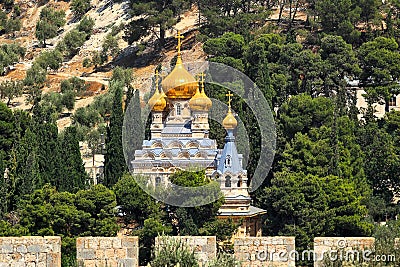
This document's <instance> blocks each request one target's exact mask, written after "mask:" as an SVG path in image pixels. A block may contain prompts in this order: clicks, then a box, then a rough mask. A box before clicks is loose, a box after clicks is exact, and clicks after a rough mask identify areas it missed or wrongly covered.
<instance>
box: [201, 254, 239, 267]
mask: <svg viewBox="0 0 400 267" xmlns="http://www.w3.org/2000/svg"><path fill="white" fill-rule="evenodd" d="M207 266H208V267H240V266H241V263H240V261H238V260H237V259H235V256H234V255H232V254H227V253H218V255H217V257H216V258H215V259H214V260H211V261H210V262H209V263H208V265H207Z"/></svg>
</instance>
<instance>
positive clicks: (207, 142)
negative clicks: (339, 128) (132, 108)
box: [131, 32, 218, 186]
mask: <svg viewBox="0 0 400 267" xmlns="http://www.w3.org/2000/svg"><path fill="white" fill-rule="evenodd" d="M175 38H176V39H177V40H178V46H177V60H176V64H175V67H174V68H173V70H172V71H171V72H170V73H169V74H168V75H167V76H166V77H165V78H164V80H163V81H162V82H161V88H160V86H159V85H160V75H159V73H158V72H156V73H155V92H154V95H153V96H152V97H151V98H150V100H149V102H148V104H149V107H150V108H151V115H152V122H151V127H150V130H151V139H150V140H144V141H143V145H142V149H141V150H136V151H135V159H134V160H133V161H132V162H131V166H132V168H133V172H134V173H135V174H143V175H146V176H148V177H149V178H150V182H151V183H152V184H153V185H155V186H156V185H158V184H167V183H168V177H169V176H170V175H171V174H172V173H174V172H176V171H177V170H184V169H187V168H190V167H200V168H202V169H205V170H206V175H207V176H208V177H211V176H212V174H213V173H214V172H215V162H214V160H215V156H216V154H217V153H218V149H217V142H216V141H215V140H212V139H209V137H208V131H209V128H210V127H209V124H208V112H209V110H210V109H211V106H212V102H211V100H210V99H209V98H208V97H207V96H206V94H205V92H204V74H201V75H199V76H200V77H201V80H200V82H199V81H197V80H196V78H195V77H194V76H193V75H192V74H191V73H190V72H189V71H188V70H187V69H186V68H185V66H184V64H183V61H182V52H181V46H182V41H181V40H182V39H183V36H182V35H181V34H180V32H178V34H177V36H176V37H175Z"/></svg>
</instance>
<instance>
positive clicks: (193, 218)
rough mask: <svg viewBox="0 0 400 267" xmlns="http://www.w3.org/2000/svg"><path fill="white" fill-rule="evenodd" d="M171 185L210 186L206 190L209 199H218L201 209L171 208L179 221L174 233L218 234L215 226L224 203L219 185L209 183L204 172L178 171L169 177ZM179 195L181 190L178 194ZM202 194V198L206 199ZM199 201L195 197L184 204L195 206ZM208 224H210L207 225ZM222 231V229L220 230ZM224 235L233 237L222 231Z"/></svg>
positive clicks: (212, 182) (213, 182)
mask: <svg viewBox="0 0 400 267" xmlns="http://www.w3.org/2000/svg"><path fill="white" fill-rule="evenodd" d="M169 179H170V181H171V183H173V184H175V185H179V186H184V187H199V186H205V185H208V186H209V187H207V188H204V190H206V191H205V192H207V194H204V195H207V196H209V197H212V198H214V197H218V196H219V199H218V200H217V201H214V202H212V203H210V204H207V205H204V206H200V207H198V206H197V207H190V208H183V207H170V209H171V212H172V213H174V216H175V218H176V220H177V223H176V224H175V225H174V231H175V233H176V234H180V235H199V234H200V232H209V233H211V232H213V233H216V232H217V231H214V230H217V229H216V228H215V226H216V225H217V224H218V222H215V221H216V220H217V218H216V217H217V214H218V210H219V208H220V207H221V205H222V204H223V203H224V198H223V195H222V193H221V191H220V187H219V184H218V183H217V182H215V181H209V180H208V179H207V178H206V176H205V172H204V171H177V172H175V173H174V174H172V175H171V176H170V177H169ZM176 194H178V195H179V190H178V191H177V192H176ZM204 195H203V194H202V196H201V197H204ZM196 202H197V200H196V199H195V198H193V197H191V198H190V199H188V200H187V201H186V202H184V204H185V205H191V204H192V205H193V204H194V203H196ZM206 223H208V224H206ZM218 230H222V229H218ZM221 233H222V235H223V234H225V235H232V234H233V231H232V232H231V233H227V232H224V231H221Z"/></svg>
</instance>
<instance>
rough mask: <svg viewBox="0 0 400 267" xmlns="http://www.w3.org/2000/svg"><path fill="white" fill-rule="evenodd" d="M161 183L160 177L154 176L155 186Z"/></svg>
mask: <svg viewBox="0 0 400 267" xmlns="http://www.w3.org/2000/svg"><path fill="white" fill-rule="evenodd" d="M160 184H161V177H156V186H159V185H160Z"/></svg>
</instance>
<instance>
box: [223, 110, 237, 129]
mask: <svg viewBox="0 0 400 267" xmlns="http://www.w3.org/2000/svg"><path fill="white" fill-rule="evenodd" d="M222 125H223V126H224V128H225V129H227V130H233V129H235V128H236V126H237V120H236V119H235V116H233V113H232V111H231V107H229V109H228V114H226V117H225V119H224V120H223V121H222Z"/></svg>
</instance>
